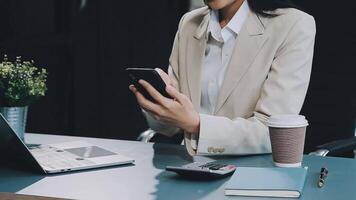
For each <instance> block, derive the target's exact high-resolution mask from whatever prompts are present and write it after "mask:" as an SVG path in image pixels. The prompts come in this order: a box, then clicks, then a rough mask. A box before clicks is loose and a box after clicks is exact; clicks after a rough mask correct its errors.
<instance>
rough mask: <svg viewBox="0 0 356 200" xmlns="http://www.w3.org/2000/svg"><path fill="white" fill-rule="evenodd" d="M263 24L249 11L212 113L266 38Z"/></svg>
mask: <svg viewBox="0 0 356 200" xmlns="http://www.w3.org/2000/svg"><path fill="white" fill-rule="evenodd" d="M263 32H264V26H263V24H262V22H261V21H260V19H259V18H258V16H257V15H256V14H254V13H252V12H251V13H250V15H249V17H248V18H247V20H246V22H245V25H244V26H243V27H242V29H241V31H240V33H239V35H238V36H237V39H236V44H235V48H234V51H233V53H232V56H231V59H230V62H229V64H228V66H227V69H226V71H225V77H224V81H223V84H222V86H221V89H220V93H219V96H218V99H217V104H216V107H215V111H214V113H217V112H218V111H219V110H220V109H221V107H222V106H223V105H224V103H225V101H226V100H227V98H228V97H229V96H230V94H231V93H232V91H233V89H234V88H235V87H236V86H237V85H238V83H239V81H240V80H241V78H242V77H243V76H244V74H245V73H246V72H247V70H248V69H249V67H250V65H251V64H252V62H253V61H254V60H255V58H256V56H257V54H258V53H259V51H260V49H261V48H262V46H263V44H264V43H265V41H266V40H267V37H266V36H265V35H264V34H263Z"/></svg>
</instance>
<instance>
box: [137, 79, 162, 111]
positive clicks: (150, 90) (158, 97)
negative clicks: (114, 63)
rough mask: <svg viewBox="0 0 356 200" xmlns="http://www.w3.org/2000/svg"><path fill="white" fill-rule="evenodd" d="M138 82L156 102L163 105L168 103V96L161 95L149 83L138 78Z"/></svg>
mask: <svg viewBox="0 0 356 200" xmlns="http://www.w3.org/2000/svg"><path fill="white" fill-rule="evenodd" d="M139 83H140V84H141V85H142V86H143V87H144V88H145V90H146V91H147V92H148V94H149V95H151V97H152V98H153V99H154V100H155V101H156V102H157V103H158V104H160V105H162V106H165V105H166V104H167V103H168V98H166V97H164V96H162V94H161V93H159V92H158V91H157V90H156V89H155V88H154V87H153V86H152V85H151V84H150V83H148V82H147V81H145V80H139Z"/></svg>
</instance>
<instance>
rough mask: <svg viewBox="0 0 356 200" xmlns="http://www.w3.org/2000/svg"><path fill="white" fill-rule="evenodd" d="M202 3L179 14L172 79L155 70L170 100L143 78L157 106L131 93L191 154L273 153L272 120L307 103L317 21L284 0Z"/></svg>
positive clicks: (213, 0)
mask: <svg viewBox="0 0 356 200" xmlns="http://www.w3.org/2000/svg"><path fill="white" fill-rule="evenodd" d="M205 4H206V5H207V7H204V8H200V9H197V10H194V11H192V12H189V13H187V14H185V15H184V16H183V17H182V19H181V21H180V24H179V28H178V32H177V34H176V38H175V41H174V45H173V50H172V54H171V57H170V66H169V70H168V75H167V74H165V73H164V72H163V71H162V70H158V71H159V73H160V75H161V76H162V78H163V79H164V80H165V82H166V83H167V85H168V86H167V88H166V90H167V92H168V93H169V94H170V95H171V96H172V98H173V100H172V99H169V98H165V97H163V96H162V95H160V94H159V93H158V92H157V91H156V90H155V89H154V88H153V87H152V86H151V85H150V84H149V83H147V82H146V81H144V80H140V84H142V86H143V87H144V88H145V89H146V90H147V91H148V92H149V93H150V94H151V96H152V97H153V98H154V99H155V100H156V102H150V101H149V100H147V99H145V98H144V97H143V96H142V94H141V93H140V92H138V91H137V89H136V88H135V87H134V86H133V85H131V86H130V90H131V91H132V92H133V93H134V94H135V95H136V98H137V101H138V103H139V104H140V106H141V107H142V108H143V109H144V110H145V111H146V116H147V118H148V119H149V122H150V126H151V127H152V128H153V129H154V130H156V131H158V132H160V133H162V134H165V135H169V136H171V135H174V134H176V133H179V132H184V140H185V146H186V148H187V150H188V152H189V153H190V154H191V155H195V154H197V153H198V154H213V155H214V154H257V153H269V152H271V147H270V141H269V133H268V127H267V126H266V121H267V120H268V117H269V116H270V115H274V114H299V112H300V110H301V107H302V105H303V101H304V98H305V95H306V92H307V88H308V84H309V79H310V73H311V66H312V59H313V49H314V38H315V22H314V19H313V17H312V16H310V15H308V14H306V13H304V12H302V11H300V10H297V9H295V8H293V7H294V6H293V5H292V4H291V3H289V1H283V0H269V1H265V0H205ZM152 122H154V123H152Z"/></svg>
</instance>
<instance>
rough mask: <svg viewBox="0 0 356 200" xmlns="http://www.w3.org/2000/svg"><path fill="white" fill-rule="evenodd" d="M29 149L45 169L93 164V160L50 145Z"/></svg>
mask: <svg viewBox="0 0 356 200" xmlns="http://www.w3.org/2000/svg"><path fill="white" fill-rule="evenodd" d="M30 151H31V153H32V154H33V156H34V157H35V158H36V160H37V161H38V162H39V163H40V164H41V166H42V167H43V168H45V169H53V170H55V169H71V168H79V167H86V166H90V165H93V164H95V162H93V161H90V160H87V159H84V158H82V157H78V156H76V155H74V154H72V153H69V152H67V151H63V150H60V149H56V148H54V147H51V146H44V145H42V146H41V147H33V148H30Z"/></svg>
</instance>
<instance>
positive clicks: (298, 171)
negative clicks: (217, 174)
mask: <svg viewBox="0 0 356 200" xmlns="http://www.w3.org/2000/svg"><path fill="white" fill-rule="evenodd" d="M307 170H308V168H307V167H296V168H278V167H274V168H258V167H237V169H236V171H235V173H234V174H233V175H232V177H231V179H230V180H229V182H228V183H227V185H226V187H225V195H238V196H255V197H288V198H299V197H300V195H301V193H302V191H303V187H304V182H305V179H306V176H307Z"/></svg>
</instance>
